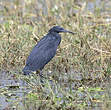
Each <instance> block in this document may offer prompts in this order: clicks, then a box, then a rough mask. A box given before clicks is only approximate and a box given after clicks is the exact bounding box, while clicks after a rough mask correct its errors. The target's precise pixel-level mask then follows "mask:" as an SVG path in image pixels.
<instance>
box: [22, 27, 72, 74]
mask: <svg viewBox="0 0 111 110" xmlns="http://www.w3.org/2000/svg"><path fill="white" fill-rule="evenodd" d="M60 32H68V33H72V34H74V33H73V32H70V31H67V30H65V29H63V28H62V27H60V26H54V27H52V28H51V29H50V30H49V32H48V34H47V35H46V36H44V37H43V38H42V39H41V40H40V41H39V42H38V43H37V44H36V45H35V47H34V48H33V49H32V51H31V53H30V55H29V56H28V58H27V61H26V65H25V67H24V69H23V73H24V74H25V75H28V74H30V73H31V72H33V71H37V70H42V69H43V68H44V66H45V65H46V64H47V63H48V62H49V61H50V60H51V59H52V58H53V57H54V56H55V54H56V50H57V47H58V46H59V44H60V42H61V36H60V34H59V33H60Z"/></svg>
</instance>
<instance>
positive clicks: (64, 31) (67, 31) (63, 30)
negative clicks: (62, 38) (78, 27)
mask: <svg viewBox="0 0 111 110" xmlns="http://www.w3.org/2000/svg"><path fill="white" fill-rule="evenodd" d="M61 32H67V33H71V34H76V33H75V32H71V31H68V30H65V29H64V30H62V31H61Z"/></svg>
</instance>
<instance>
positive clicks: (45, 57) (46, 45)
mask: <svg viewBox="0 0 111 110" xmlns="http://www.w3.org/2000/svg"><path fill="white" fill-rule="evenodd" d="M56 49H57V48H55V46H54V43H53V42H52V41H50V40H49V39H47V38H46V39H45V40H44V39H43V41H42V40H41V41H40V42H39V44H37V45H36V46H35V47H34V48H33V49H32V51H31V53H30V55H29V57H28V59H27V61H26V65H27V66H28V67H29V68H30V70H33V71H35V70H37V69H41V68H43V67H44V66H45V65H46V64H47V63H48V62H49V61H50V60H51V59H52V58H53V57H54V56H55V54H56Z"/></svg>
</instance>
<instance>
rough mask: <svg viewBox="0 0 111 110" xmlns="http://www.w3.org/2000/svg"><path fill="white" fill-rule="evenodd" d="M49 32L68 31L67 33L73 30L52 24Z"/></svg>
mask: <svg viewBox="0 0 111 110" xmlns="http://www.w3.org/2000/svg"><path fill="white" fill-rule="evenodd" d="M49 32H56V33H60V32H68V33H72V34H75V33H74V32H71V31H68V30H65V29H64V28H62V27H60V26H54V27H52V28H51V29H50V30H49Z"/></svg>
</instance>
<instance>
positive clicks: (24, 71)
mask: <svg viewBox="0 0 111 110" xmlns="http://www.w3.org/2000/svg"><path fill="white" fill-rule="evenodd" d="M22 71H23V73H24V75H29V74H30V73H31V71H30V70H29V68H28V66H25V67H24V68H23V70H22Z"/></svg>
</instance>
